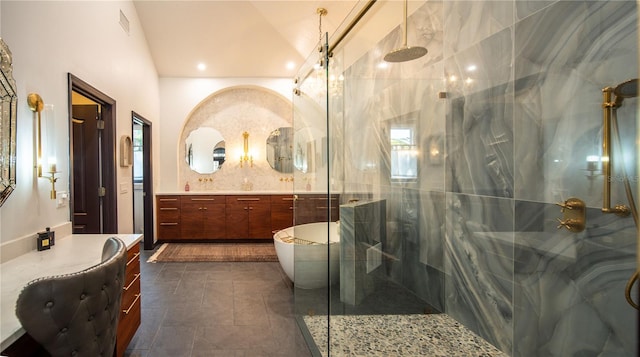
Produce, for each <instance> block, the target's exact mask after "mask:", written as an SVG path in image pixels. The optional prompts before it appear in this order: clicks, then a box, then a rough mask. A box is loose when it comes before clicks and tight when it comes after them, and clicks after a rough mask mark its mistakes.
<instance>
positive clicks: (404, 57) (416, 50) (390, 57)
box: [384, 0, 428, 62]
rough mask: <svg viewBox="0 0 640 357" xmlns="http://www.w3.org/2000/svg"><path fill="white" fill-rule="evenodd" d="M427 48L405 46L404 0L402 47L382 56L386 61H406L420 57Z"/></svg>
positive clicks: (405, 12)
mask: <svg viewBox="0 0 640 357" xmlns="http://www.w3.org/2000/svg"><path fill="white" fill-rule="evenodd" d="M427 52H428V51H427V49H426V48H424V47H420V46H415V47H409V46H407V0H404V22H403V31H402V47H400V48H398V49H395V50H393V51H391V52H389V53H387V54H386V55H385V56H384V60H385V61H386V62H406V61H412V60H414V59H417V58H420V57H422V56H424V55H426V54H427Z"/></svg>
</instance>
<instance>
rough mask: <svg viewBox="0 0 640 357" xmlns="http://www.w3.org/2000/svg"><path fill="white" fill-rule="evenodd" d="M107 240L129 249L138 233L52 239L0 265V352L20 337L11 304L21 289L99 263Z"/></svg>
mask: <svg viewBox="0 0 640 357" xmlns="http://www.w3.org/2000/svg"><path fill="white" fill-rule="evenodd" d="M109 237H118V238H120V239H122V241H124V243H125V244H126V246H127V249H129V248H131V247H133V246H134V245H135V244H138V243H139V242H140V240H141V239H142V234H72V235H69V236H66V237H56V244H55V245H54V246H52V247H51V249H48V250H43V251H40V252H39V251H37V250H33V251H30V252H29V253H27V254H23V255H21V256H19V257H17V258H15V259H11V260H9V261H7V262H4V263H2V264H1V265H0V341H1V343H0V351H2V350H4V349H5V348H7V347H8V346H9V345H11V344H12V343H13V342H14V341H16V340H17V339H18V338H19V337H20V336H22V335H23V334H24V329H23V328H22V326H21V325H20V322H19V321H18V318H17V317H16V315H15V303H16V300H17V299H18V295H19V294H20V292H21V291H22V288H23V287H24V286H25V285H26V284H27V283H28V282H30V281H31V280H34V279H37V278H41V277H44V276H51V275H60V274H68V273H73V272H77V271H81V270H83V269H86V268H89V267H91V266H93V265H96V264H98V263H100V260H101V258H102V246H103V245H104V242H105V241H106V240H107V238H109Z"/></svg>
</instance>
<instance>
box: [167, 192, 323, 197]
mask: <svg viewBox="0 0 640 357" xmlns="http://www.w3.org/2000/svg"><path fill="white" fill-rule="evenodd" d="M305 194H307V195H318V194H320V195H321V194H325V195H326V194H327V192H326V191H296V192H292V191H164V192H156V193H155V195H156V196H161V195H219V196H224V195H305Z"/></svg>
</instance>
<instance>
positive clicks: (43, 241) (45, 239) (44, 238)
mask: <svg viewBox="0 0 640 357" xmlns="http://www.w3.org/2000/svg"><path fill="white" fill-rule="evenodd" d="M36 242H37V246H38V251H40V250H47V249H50V248H51V239H50V238H49V232H38V238H37V239H36Z"/></svg>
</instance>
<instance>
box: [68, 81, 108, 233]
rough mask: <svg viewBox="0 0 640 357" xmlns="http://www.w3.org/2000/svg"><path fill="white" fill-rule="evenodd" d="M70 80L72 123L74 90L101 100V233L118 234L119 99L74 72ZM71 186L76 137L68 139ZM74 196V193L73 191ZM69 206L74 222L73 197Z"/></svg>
mask: <svg viewBox="0 0 640 357" xmlns="http://www.w3.org/2000/svg"><path fill="white" fill-rule="evenodd" d="M67 79H68V90H69V93H68V95H69V96H68V107H69V108H68V110H69V123H71V120H72V116H73V107H72V105H73V99H72V93H73V92H76V93H79V94H82V95H83V96H85V97H87V98H89V99H91V100H93V101H94V102H96V103H98V104H99V105H100V106H101V109H102V119H103V120H104V123H105V127H104V130H103V132H102V148H101V150H102V173H103V175H102V180H103V184H104V187H105V189H106V193H105V196H104V197H103V200H102V216H103V217H102V218H103V229H102V230H103V231H102V233H118V196H117V192H116V182H117V181H116V178H117V167H116V144H115V143H116V140H115V133H116V101H115V100H114V99H112V98H111V97H109V96H108V95H106V94H104V93H102V92H101V91H99V90H98V89H96V88H94V87H93V86H92V85H90V84H88V83H87V82H85V81H83V80H81V79H80V78H78V77H76V76H74V75H73V74H71V73H68V75H67ZM69 138H73V126H72V125H69ZM69 158H70V160H69V185H70V190H71V191H73V187H74V186H73V184H74V177H73V140H69ZM71 194H72V195H73V194H74V193H73V192H71ZM69 208H70V210H71V212H70V215H71V222H72V224H73V212H74V207H73V200H69Z"/></svg>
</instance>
